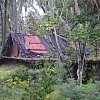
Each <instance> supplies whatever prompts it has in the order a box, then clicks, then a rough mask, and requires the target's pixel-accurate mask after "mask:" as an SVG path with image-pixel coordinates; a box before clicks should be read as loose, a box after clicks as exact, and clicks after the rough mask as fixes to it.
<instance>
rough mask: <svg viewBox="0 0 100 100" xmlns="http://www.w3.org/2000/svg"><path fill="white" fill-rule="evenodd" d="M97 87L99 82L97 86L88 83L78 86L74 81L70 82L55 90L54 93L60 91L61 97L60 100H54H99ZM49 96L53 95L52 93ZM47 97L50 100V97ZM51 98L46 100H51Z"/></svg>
mask: <svg viewBox="0 0 100 100" xmlns="http://www.w3.org/2000/svg"><path fill="white" fill-rule="evenodd" d="M98 86H100V82H99V83H97V84H93V83H89V84H86V85H82V86H78V85H76V82H75V81H74V80H70V81H68V83H66V84H62V85H60V86H57V87H56V88H55V89H56V91H60V96H61V98H60V96H58V99H56V100H59V99H60V100H99V99H100V91H99V89H100V88H98ZM51 94H53V92H52V93H51ZM58 95H59V92H58ZM47 97H51V98H52V95H50V96H47ZM51 98H50V99H47V100H51Z"/></svg>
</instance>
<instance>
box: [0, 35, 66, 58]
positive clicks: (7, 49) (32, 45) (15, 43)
mask: <svg viewBox="0 0 100 100" xmlns="http://www.w3.org/2000/svg"><path fill="white" fill-rule="evenodd" d="M57 39H58V43H57V41H56V38H55V36H54V35H43V36H37V35H34V34H21V33H10V35H9V37H8V39H7V42H6V44H5V46H4V48H3V50H2V56H3V57H8V58H15V59H28V60H30V59H32V60H34V59H39V58H42V57H44V56H45V55H48V54H53V57H52V58H56V57H57V56H56V53H57V52H58V48H59V51H60V52H61V53H63V54H65V53H66V47H67V45H68V44H67V41H66V40H65V39H63V38H62V37H60V36H57ZM58 45H59V47H58Z"/></svg>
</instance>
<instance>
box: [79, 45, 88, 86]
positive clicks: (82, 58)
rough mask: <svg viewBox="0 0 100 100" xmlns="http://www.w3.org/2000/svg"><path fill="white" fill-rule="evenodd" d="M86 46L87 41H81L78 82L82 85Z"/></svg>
mask: <svg viewBox="0 0 100 100" xmlns="http://www.w3.org/2000/svg"><path fill="white" fill-rule="evenodd" d="M85 46H86V43H83V44H81V43H79V57H78V69H77V76H78V84H79V85H82V73H83V66H84V61H85Z"/></svg>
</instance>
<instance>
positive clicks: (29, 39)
mask: <svg viewBox="0 0 100 100" xmlns="http://www.w3.org/2000/svg"><path fill="white" fill-rule="evenodd" d="M25 41H26V46H25V47H26V49H30V51H32V52H35V53H43V54H46V53H48V51H47V50H46V48H45V47H44V45H43V44H42V42H41V40H40V38H39V37H38V36H31V35H26V36H25Z"/></svg>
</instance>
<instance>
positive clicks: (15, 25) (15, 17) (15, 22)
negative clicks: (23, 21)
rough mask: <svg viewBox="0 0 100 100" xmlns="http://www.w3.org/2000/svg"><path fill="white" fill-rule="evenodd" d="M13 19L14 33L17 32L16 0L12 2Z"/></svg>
mask: <svg viewBox="0 0 100 100" xmlns="http://www.w3.org/2000/svg"><path fill="white" fill-rule="evenodd" d="M13 18H14V32H18V31H19V30H18V18H17V6H16V0H13Z"/></svg>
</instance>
